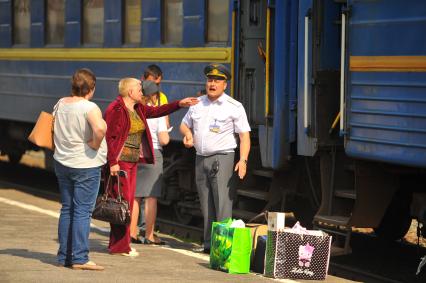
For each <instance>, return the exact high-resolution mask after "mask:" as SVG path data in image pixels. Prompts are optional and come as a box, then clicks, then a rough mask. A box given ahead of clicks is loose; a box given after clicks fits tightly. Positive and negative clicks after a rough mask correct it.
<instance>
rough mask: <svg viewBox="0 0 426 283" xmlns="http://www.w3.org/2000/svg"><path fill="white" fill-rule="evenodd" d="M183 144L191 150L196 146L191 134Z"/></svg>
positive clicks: (184, 138) (185, 137) (187, 135)
mask: <svg viewBox="0 0 426 283" xmlns="http://www.w3.org/2000/svg"><path fill="white" fill-rule="evenodd" d="M183 144H184V145H185V147H186V148H191V147H193V146H194V139H193V137H192V134H191V133H188V134H186V135H185V136H184V137H183Z"/></svg>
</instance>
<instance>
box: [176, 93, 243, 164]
mask: <svg viewBox="0 0 426 283" xmlns="http://www.w3.org/2000/svg"><path fill="white" fill-rule="evenodd" d="M199 99H200V102H199V103H198V104H196V105H194V106H191V107H190V108H189V110H188V112H187V113H186V115H185V117H183V120H182V123H184V124H186V125H187V126H188V127H189V128H192V129H193V138H194V146H195V150H196V151H197V154H198V155H203V156H209V155H212V154H215V153H220V152H233V151H234V148H236V147H237V142H236V139H235V135H234V134H235V133H237V134H239V133H244V132H249V131H250V130H251V129H250V125H249V123H248V121H247V115H246V111H245V110H244V107H243V105H242V104H241V103H240V102H238V101H237V100H235V99H233V98H232V97H230V96H228V95H226V94H225V93H223V94H222V95H221V96H220V97H219V98H218V99H217V100H215V101H213V102H212V101H210V100H209V99H208V96H207V95H203V96H201V97H200V98H199Z"/></svg>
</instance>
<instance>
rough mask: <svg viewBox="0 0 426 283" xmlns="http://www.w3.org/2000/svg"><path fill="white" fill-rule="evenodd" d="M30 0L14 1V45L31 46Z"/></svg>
mask: <svg viewBox="0 0 426 283" xmlns="http://www.w3.org/2000/svg"><path fill="white" fill-rule="evenodd" d="M30 25H31V6H30V0H15V1H13V44H25V45H29V44H30Z"/></svg>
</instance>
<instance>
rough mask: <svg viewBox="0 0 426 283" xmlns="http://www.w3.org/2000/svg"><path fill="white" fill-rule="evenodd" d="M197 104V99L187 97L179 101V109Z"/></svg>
mask: <svg viewBox="0 0 426 283" xmlns="http://www.w3.org/2000/svg"><path fill="white" fill-rule="evenodd" d="M197 103H198V98H196V97H187V98H184V99H182V100H180V101H179V107H189V106H192V105H195V104H197Z"/></svg>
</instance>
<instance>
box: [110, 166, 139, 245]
mask: <svg viewBox="0 0 426 283" xmlns="http://www.w3.org/2000/svg"><path fill="white" fill-rule="evenodd" d="M118 164H119V165H120V169H121V170H124V171H126V172H127V178H125V177H120V183H121V194H122V196H123V198H124V199H125V200H127V201H128V202H129V206H130V215H132V210H133V200H134V199H135V190H136V172H137V168H138V167H137V163H132V162H122V161H119V162H118ZM114 196H115V197H116V196H117V185H114ZM110 226H111V232H110V234H109V246H108V248H109V252H110V253H128V252H130V226H129V225H115V224H110Z"/></svg>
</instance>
